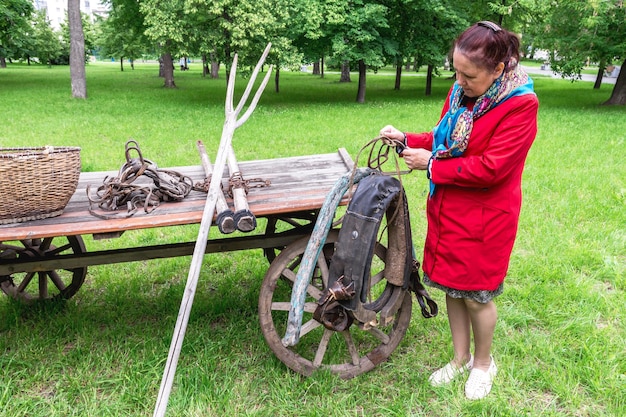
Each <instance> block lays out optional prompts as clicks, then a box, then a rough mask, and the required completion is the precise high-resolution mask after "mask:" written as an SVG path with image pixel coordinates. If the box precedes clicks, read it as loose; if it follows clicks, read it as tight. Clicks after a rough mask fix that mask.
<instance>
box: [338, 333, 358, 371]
mask: <svg viewBox="0 0 626 417" xmlns="http://www.w3.org/2000/svg"><path fill="white" fill-rule="evenodd" d="M341 334H342V335H343V338H344V339H345V341H346V347H347V348H348V353H350V358H351V359H352V365H358V364H359V363H360V362H361V358H360V356H359V351H358V349H357V348H356V345H355V344H354V340H353V339H352V333H350V331H349V330H344V331H343V332H341Z"/></svg>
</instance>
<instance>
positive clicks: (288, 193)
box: [0, 149, 411, 378]
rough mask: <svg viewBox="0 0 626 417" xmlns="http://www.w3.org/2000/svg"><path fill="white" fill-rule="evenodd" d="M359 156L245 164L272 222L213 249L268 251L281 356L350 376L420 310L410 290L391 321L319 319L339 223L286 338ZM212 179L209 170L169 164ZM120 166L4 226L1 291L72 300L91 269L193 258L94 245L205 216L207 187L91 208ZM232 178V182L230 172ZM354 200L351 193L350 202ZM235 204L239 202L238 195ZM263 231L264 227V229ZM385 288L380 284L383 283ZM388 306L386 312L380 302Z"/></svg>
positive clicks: (265, 297)
mask: <svg viewBox="0 0 626 417" xmlns="http://www.w3.org/2000/svg"><path fill="white" fill-rule="evenodd" d="M352 168H353V161H352V159H351V158H350V156H349V155H348V154H347V152H346V151H345V149H339V150H338V152H337V153H330V154H321V155H312V156H301V157H289V158H279V159H270V160H257V161H249V162H240V170H241V172H242V174H243V176H244V177H245V178H259V179H262V180H264V181H268V182H269V186H265V187H260V188H251V189H250V190H249V193H248V203H249V206H250V210H251V211H252V213H254V215H255V216H256V217H257V218H265V219H267V221H266V222H263V224H265V227H264V230H256V231H254V232H250V233H248V234H245V235H242V234H241V233H237V234H236V235H234V236H233V237H229V236H230V235H222V236H223V237H222V236H220V238H218V239H209V241H208V243H207V248H206V251H205V252H206V253H211V252H213V253H214V252H226V251H236V250H246V249H259V248H261V249H263V250H264V252H265V255H266V257H267V258H268V260H269V261H270V267H269V269H268V272H267V274H266V276H265V278H264V281H263V283H262V286H261V291H260V295H259V318H260V322H261V323H260V324H261V330H262V331H263V334H264V336H265V338H266V340H267V342H268V344H269V346H270V347H271V349H272V350H273V351H274V353H275V354H276V355H277V356H278V357H279V358H280V360H281V361H283V362H284V363H285V364H286V365H287V366H289V367H290V368H291V369H293V370H295V371H297V372H299V373H301V374H305V375H308V374H310V373H312V372H313V371H315V370H317V369H330V370H331V371H332V372H335V373H337V374H339V375H340V376H342V377H344V378H349V377H352V376H355V375H358V374H360V373H362V372H365V371H368V370H370V369H372V368H373V367H375V366H376V365H377V364H378V363H380V362H382V361H383V360H385V359H386V358H387V357H388V356H389V355H390V354H391V352H393V350H394V349H395V348H396V347H397V345H398V343H399V342H400V341H401V339H402V338H403V337H404V334H405V332H406V329H407V328H408V325H409V321H410V317H411V297H410V294H409V293H408V292H406V291H403V292H402V298H401V300H400V303H397V304H398V308H396V309H395V310H394V311H393V312H392V314H391V319H390V318H389V317H386V318H385V319H384V322H380V323H378V324H373V323H358V324H357V323H355V325H353V326H351V327H350V329H348V330H346V331H343V332H340V333H337V332H333V331H331V330H328V329H326V328H324V327H323V326H321V325H320V324H319V323H318V322H317V321H315V320H314V319H313V317H312V313H313V311H314V309H315V306H316V305H317V304H316V301H317V299H318V298H319V296H320V294H321V292H322V290H323V289H324V288H325V286H324V285H325V282H327V276H328V263H329V261H330V257H331V256H332V253H333V243H334V242H335V241H336V239H337V231H336V230H332V231H331V232H330V233H329V235H328V237H327V240H326V243H325V245H324V247H323V252H322V256H320V257H319V259H318V261H317V267H316V268H315V272H314V274H313V277H312V279H311V283H310V285H309V286H308V290H307V302H306V303H305V305H304V323H303V326H302V331H301V336H300V341H299V343H298V344H297V345H296V346H293V347H285V346H283V344H282V343H281V337H282V336H283V334H284V332H285V328H286V320H287V314H288V312H289V309H290V298H291V289H292V286H293V282H294V279H295V275H296V272H297V270H298V267H299V264H300V261H301V260H302V257H303V254H304V252H305V249H306V246H307V242H308V240H309V236H310V235H311V231H312V230H313V226H314V224H315V221H316V218H317V215H318V213H319V210H320V208H321V207H322V204H323V203H324V200H325V199H326V197H327V194H328V192H329V190H331V189H332V187H333V185H334V184H335V182H336V181H337V180H338V179H339V178H340V177H342V176H343V175H344V174H346V173H348V172H350V171H351V169H352ZM169 169H171V170H175V171H178V172H180V173H182V174H185V175H188V176H190V177H191V178H192V179H193V180H194V182H200V181H203V180H204V179H205V174H204V170H203V167H202V166H201V165H198V166H187V167H175V168H169ZM116 174H117V172H115V171H112V172H84V173H81V176H80V180H79V184H78V187H77V190H76V192H75V194H74V195H73V197H72V198H71V200H70V202H69V203H68V205H67V207H66V208H65V210H64V212H63V214H62V215H60V216H58V217H52V218H48V219H43V220H35V221H29V222H24V223H14V224H8V225H0V288H1V289H2V291H3V292H4V293H6V294H8V295H9V296H11V297H13V298H15V299H18V300H21V301H26V302H29V301H33V300H45V299H52V298H65V299H68V298H70V297H72V296H73V295H74V294H76V292H77V291H78V290H79V288H80V287H81V285H82V283H83V281H84V279H85V276H86V274H87V268H88V267H89V266H92V265H103V264H112V263H121V262H133V261H141V260H149V259H157V258H168V257H177V256H187V255H191V254H192V253H193V251H194V246H195V242H183V243H165V244H159V245H152V246H143V247H128V248H122V249H112V250H101V251H93V252H88V251H86V249H85V245H84V243H83V239H82V238H81V236H84V235H89V234H91V235H93V237H94V238H95V239H102V238H119V237H121V236H122V234H123V233H124V232H126V231H131V230H140V229H148V228H156V227H168V226H176V225H186V224H197V223H200V221H201V218H202V213H203V208H204V205H205V202H206V193H202V192H199V191H192V192H191V194H190V195H189V196H187V197H186V198H185V199H184V200H183V201H180V202H165V203H161V205H159V206H158V207H157V208H156V209H155V210H154V211H153V212H151V213H149V214H146V213H143V212H138V213H136V214H135V215H134V216H131V217H123V216H121V217H120V218H115V219H102V218H98V217H95V216H93V215H92V214H90V212H89V210H88V209H89V201H88V199H87V193H86V188H87V186H88V185H91V186H92V187H97V186H98V185H100V184H102V181H103V179H104V178H105V177H107V176H115V175H116ZM223 185H224V187H225V189H227V187H228V178H227V174H226V173H225V174H224V177H223ZM345 203H346V198H344V200H343V202H342V204H345ZM229 204H232V201H229ZM257 229H258V228H257ZM385 256H386V255H385V248H384V247H383V246H381V245H378V247H377V248H376V257H375V260H374V261H373V263H372V276H373V277H375V278H374V279H372V280H371V287H372V288H371V292H372V297H373V298H374V299H373V303H374V304H372V305H376V297H378V296H381V294H383V292H384V288H385V285H386V284H385V280H384V259H385ZM379 287H380V288H379ZM379 311H380V309H379Z"/></svg>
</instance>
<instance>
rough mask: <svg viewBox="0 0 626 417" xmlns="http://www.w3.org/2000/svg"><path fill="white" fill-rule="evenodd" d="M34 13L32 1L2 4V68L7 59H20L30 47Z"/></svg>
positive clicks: (15, 0) (0, 7)
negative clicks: (29, 40) (27, 46)
mask: <svg viewBox="0 0 626 417" xmlns="http://www.w3.org/2000/svg"><path fill="white" fill-rule="evenodd" d="M33 12H34V8H33V3H32V2H31V1H30V0H3V1H2V2H0V66H4V64H5V58H19V57H20V56H21V50H22V49H24V48H25V47H26V45H28V39H29V37H28V34H29V28H30V21H31V16H32V14H33Z"/></svg>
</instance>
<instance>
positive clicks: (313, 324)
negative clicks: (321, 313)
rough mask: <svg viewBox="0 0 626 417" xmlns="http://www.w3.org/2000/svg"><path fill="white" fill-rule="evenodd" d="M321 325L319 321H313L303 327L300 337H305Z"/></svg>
mask: <svg viewBox="0 0 626 417" xmlns="http://www.w3.org/2000/svg"><path fill="white" fill-rule="evenodd" d="M320 326H321V324H320V322H318V321H317V320H314V319H311V320H309V321H307V322H306V323H304V324H303V325H302V329H300V337H304V335H305V334H307V333H309V332H310V331H312V330H315V329H317V328H318V327H320Z"/></svg>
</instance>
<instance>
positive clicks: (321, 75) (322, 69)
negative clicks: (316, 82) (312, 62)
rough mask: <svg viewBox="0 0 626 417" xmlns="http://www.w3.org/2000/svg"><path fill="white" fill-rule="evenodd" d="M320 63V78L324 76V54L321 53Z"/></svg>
mask: <svg viewBox="0 0 626 417" xmlns="http://www.w3.org/2000/svg"><path fill="white" fill-rule="evenodd" d="M321 61H322V63H321V65H320V66H321V68H320V70H321V71H322V73H321V74H320V78H324V55H322V59H321Z"/></svg>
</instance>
